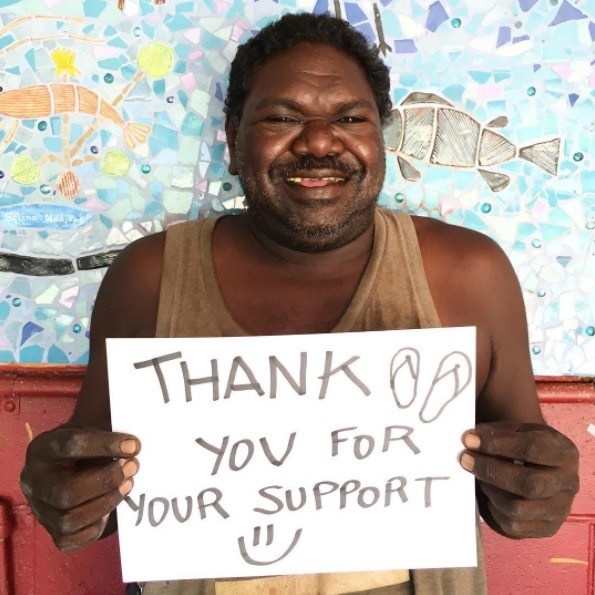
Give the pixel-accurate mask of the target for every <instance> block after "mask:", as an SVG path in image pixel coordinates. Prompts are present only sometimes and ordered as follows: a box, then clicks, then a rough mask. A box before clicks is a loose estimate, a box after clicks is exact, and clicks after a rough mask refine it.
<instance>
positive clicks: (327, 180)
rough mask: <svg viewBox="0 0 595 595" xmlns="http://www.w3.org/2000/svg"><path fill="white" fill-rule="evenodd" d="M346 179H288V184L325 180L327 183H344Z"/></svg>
mask: <svg viewBox="0 0 595 595" xmlns="http://www.w3.org/2000/svg"><path fill="white" fill-rule="evenodd" d="M344 179H345V178H287V181H288V182H293V183H294V184H301V183H302V182H303V181H304V180H317V181H318V180H323V181H325V182H332V183H336V182H343V181H344Z"/></svg>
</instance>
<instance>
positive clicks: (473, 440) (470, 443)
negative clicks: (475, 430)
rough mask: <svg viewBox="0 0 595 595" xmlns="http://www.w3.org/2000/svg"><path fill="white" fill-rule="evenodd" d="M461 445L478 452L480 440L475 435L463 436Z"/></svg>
mask: <svg viewBox="0 0 595 595" xmlns="http://www.w3.org/2000/svg"><path fill="white" fill-rule="evenodd" d="M463 444H464V445H465V446H466V447H467V448H470V449H471V450H479V447H480V446H481V440H480V439H479V436H478V435H477V434H465V435H464V436H463Z"/></svg>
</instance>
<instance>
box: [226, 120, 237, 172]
mask: <svg viewBox="0 0 595 595" xmlns="http://www.w3.org/2000/svg"><path fill="white" fill-rule="evenodd" d="M225 135H226V137H227V149H228V150H229V165H228V166H227V171H228V172H229V173H230V174H231V175H232V176H237V175H238V162H237V155H236V142H237V138H238V128H237V126H236V125H235V124H234V123H233V122H232V121H231V119H227V120H225Z"/></svg>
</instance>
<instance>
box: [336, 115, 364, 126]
mask: <svg viewBox="0 0 595 595" xmlns="http://www.w3.org/2000/svg"><path fill="white" fill-rule="evenodd" d="M365 121H366V119H365V118H362V117H360V116H343V117H342V118H339V119H338V120H337V122H339V123H340V124H361V123H362V122H365Z"/></svg>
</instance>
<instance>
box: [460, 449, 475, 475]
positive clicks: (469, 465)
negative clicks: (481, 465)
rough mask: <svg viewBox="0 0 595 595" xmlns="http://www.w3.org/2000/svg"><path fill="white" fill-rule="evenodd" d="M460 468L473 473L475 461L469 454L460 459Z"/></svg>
mask: <svg viewBox="0 0 595 595" xmlns="http://www.w3.org/2000/svg"><path fill="white" fill-rule="evenodd" d="M461 466H462V467H463V469H467V471H473V467H474V466H475V459H474V458H473V457H472V456H471V455H470V454H469V453H464V454H463V456H462V457H461Z"/></svg>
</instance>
